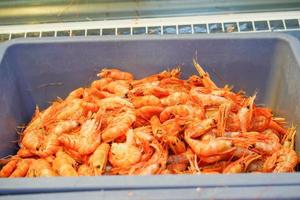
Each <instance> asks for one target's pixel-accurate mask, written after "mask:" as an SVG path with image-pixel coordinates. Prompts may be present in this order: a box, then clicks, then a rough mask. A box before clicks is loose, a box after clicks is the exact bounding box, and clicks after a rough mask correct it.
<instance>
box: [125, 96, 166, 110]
mask: <svg viewBox="0 0 300 200" xmlns="http://www.w3.org/2000/svg"><path fill="white" fill-rule="evenodd" d="M131 101H132V103H133V105H134V107H135V108H141V107H143V106H160V105H161V103H160V99H159V98H157V97H156V96H154V95H146V96H141V97H135V98H132V100H131Z"/></svg>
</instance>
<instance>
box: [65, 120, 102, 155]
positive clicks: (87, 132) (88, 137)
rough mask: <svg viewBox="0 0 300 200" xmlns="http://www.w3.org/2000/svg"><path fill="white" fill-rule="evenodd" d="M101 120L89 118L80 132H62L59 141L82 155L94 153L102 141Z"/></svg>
mask: <svg viewBox="0 0 300 200" xmlns="http://www.w3.org/2000/svg"><path fill="white" fill-rule="evenodd" d="M99 128H100V122H99V121H98V120H97V119H88V120H86V121H85V122H84V123H83V124H82V127H81V129H80V131H79V133H78V134H73V135H69V134H62V135H61V136H59V141H60V142H61V143H62V144H63V145H65V146H66V147H67V148H70V149H73V150H75V151H77V152H78V153H80V154H81V155H87V154H90V153H92V152H93V151H94V150H95V149H96V148H97V146H98V145H99V143H100V131H99Z"/></svg>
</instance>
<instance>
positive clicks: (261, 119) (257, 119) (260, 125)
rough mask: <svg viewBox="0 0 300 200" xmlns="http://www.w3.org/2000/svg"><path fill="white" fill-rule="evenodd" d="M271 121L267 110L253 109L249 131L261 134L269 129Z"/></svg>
mask: <svg viewBox="0 0 300 200" xmlns="http://www.w3.org/2000/svg"><path fill="white" fill-rule="evenodd" d="M271 119H272V113H271V110H270V109H267V108H254V110H253V116H252V121H251V127H250V130H251V131H258V132H262V131H264V130H266V129H267V128H269V125H270V122H271Z"/></svg>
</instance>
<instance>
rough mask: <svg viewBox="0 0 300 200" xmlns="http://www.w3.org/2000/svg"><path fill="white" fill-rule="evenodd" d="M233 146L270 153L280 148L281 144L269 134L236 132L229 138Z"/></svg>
mask: <svg viewBox="0 0 300 200" xmlns="http://www.w3.org/2000/svg"><path fill="white" fill-rule="evenodd" d="M230 140H231V141H232V142H233V143H234V144H235V146H239V147H243V148H247V149H249V150H251V151H253V152H256V153H260V154H266V155H272V154H273V153H274V152H276V151H277V150H279V149H280V148H281V144H280V143H279V142H278V141H277V138H274V137H273V136H271V135H262V134H260V133H258V132H246V133H238V135H237V136H236V137H233V138H230Z"/></svg>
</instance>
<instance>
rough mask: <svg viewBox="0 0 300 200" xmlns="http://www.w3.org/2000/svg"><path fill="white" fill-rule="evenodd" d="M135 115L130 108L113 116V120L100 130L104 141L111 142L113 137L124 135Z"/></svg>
mask: <svg viewBox="0 0 300 200" xmlns="http://www.w3.org/2000/svg"><path fill="white" fill-rule="evenodd" d="M135 119H136V116H135V113H134V112H133V111H132V110H130V109H129V110H127V111H126V112H123V113H121V114H120V115H119V116H117V117H115V118H114V119H113V121H112V122H111V123H110V124H109V125H108V126H107V127H106V129H105V130H104V131H103V132H102V135H101V137H102V139H103V141H104V142H111V141H113V140H114V139H116V138H118V137H120V136H122V135H124V134H125V133H126V132H127V131H128V130H129V128H130V126H131V125H132V124H133V122H134V121H135Z"/></svg>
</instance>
